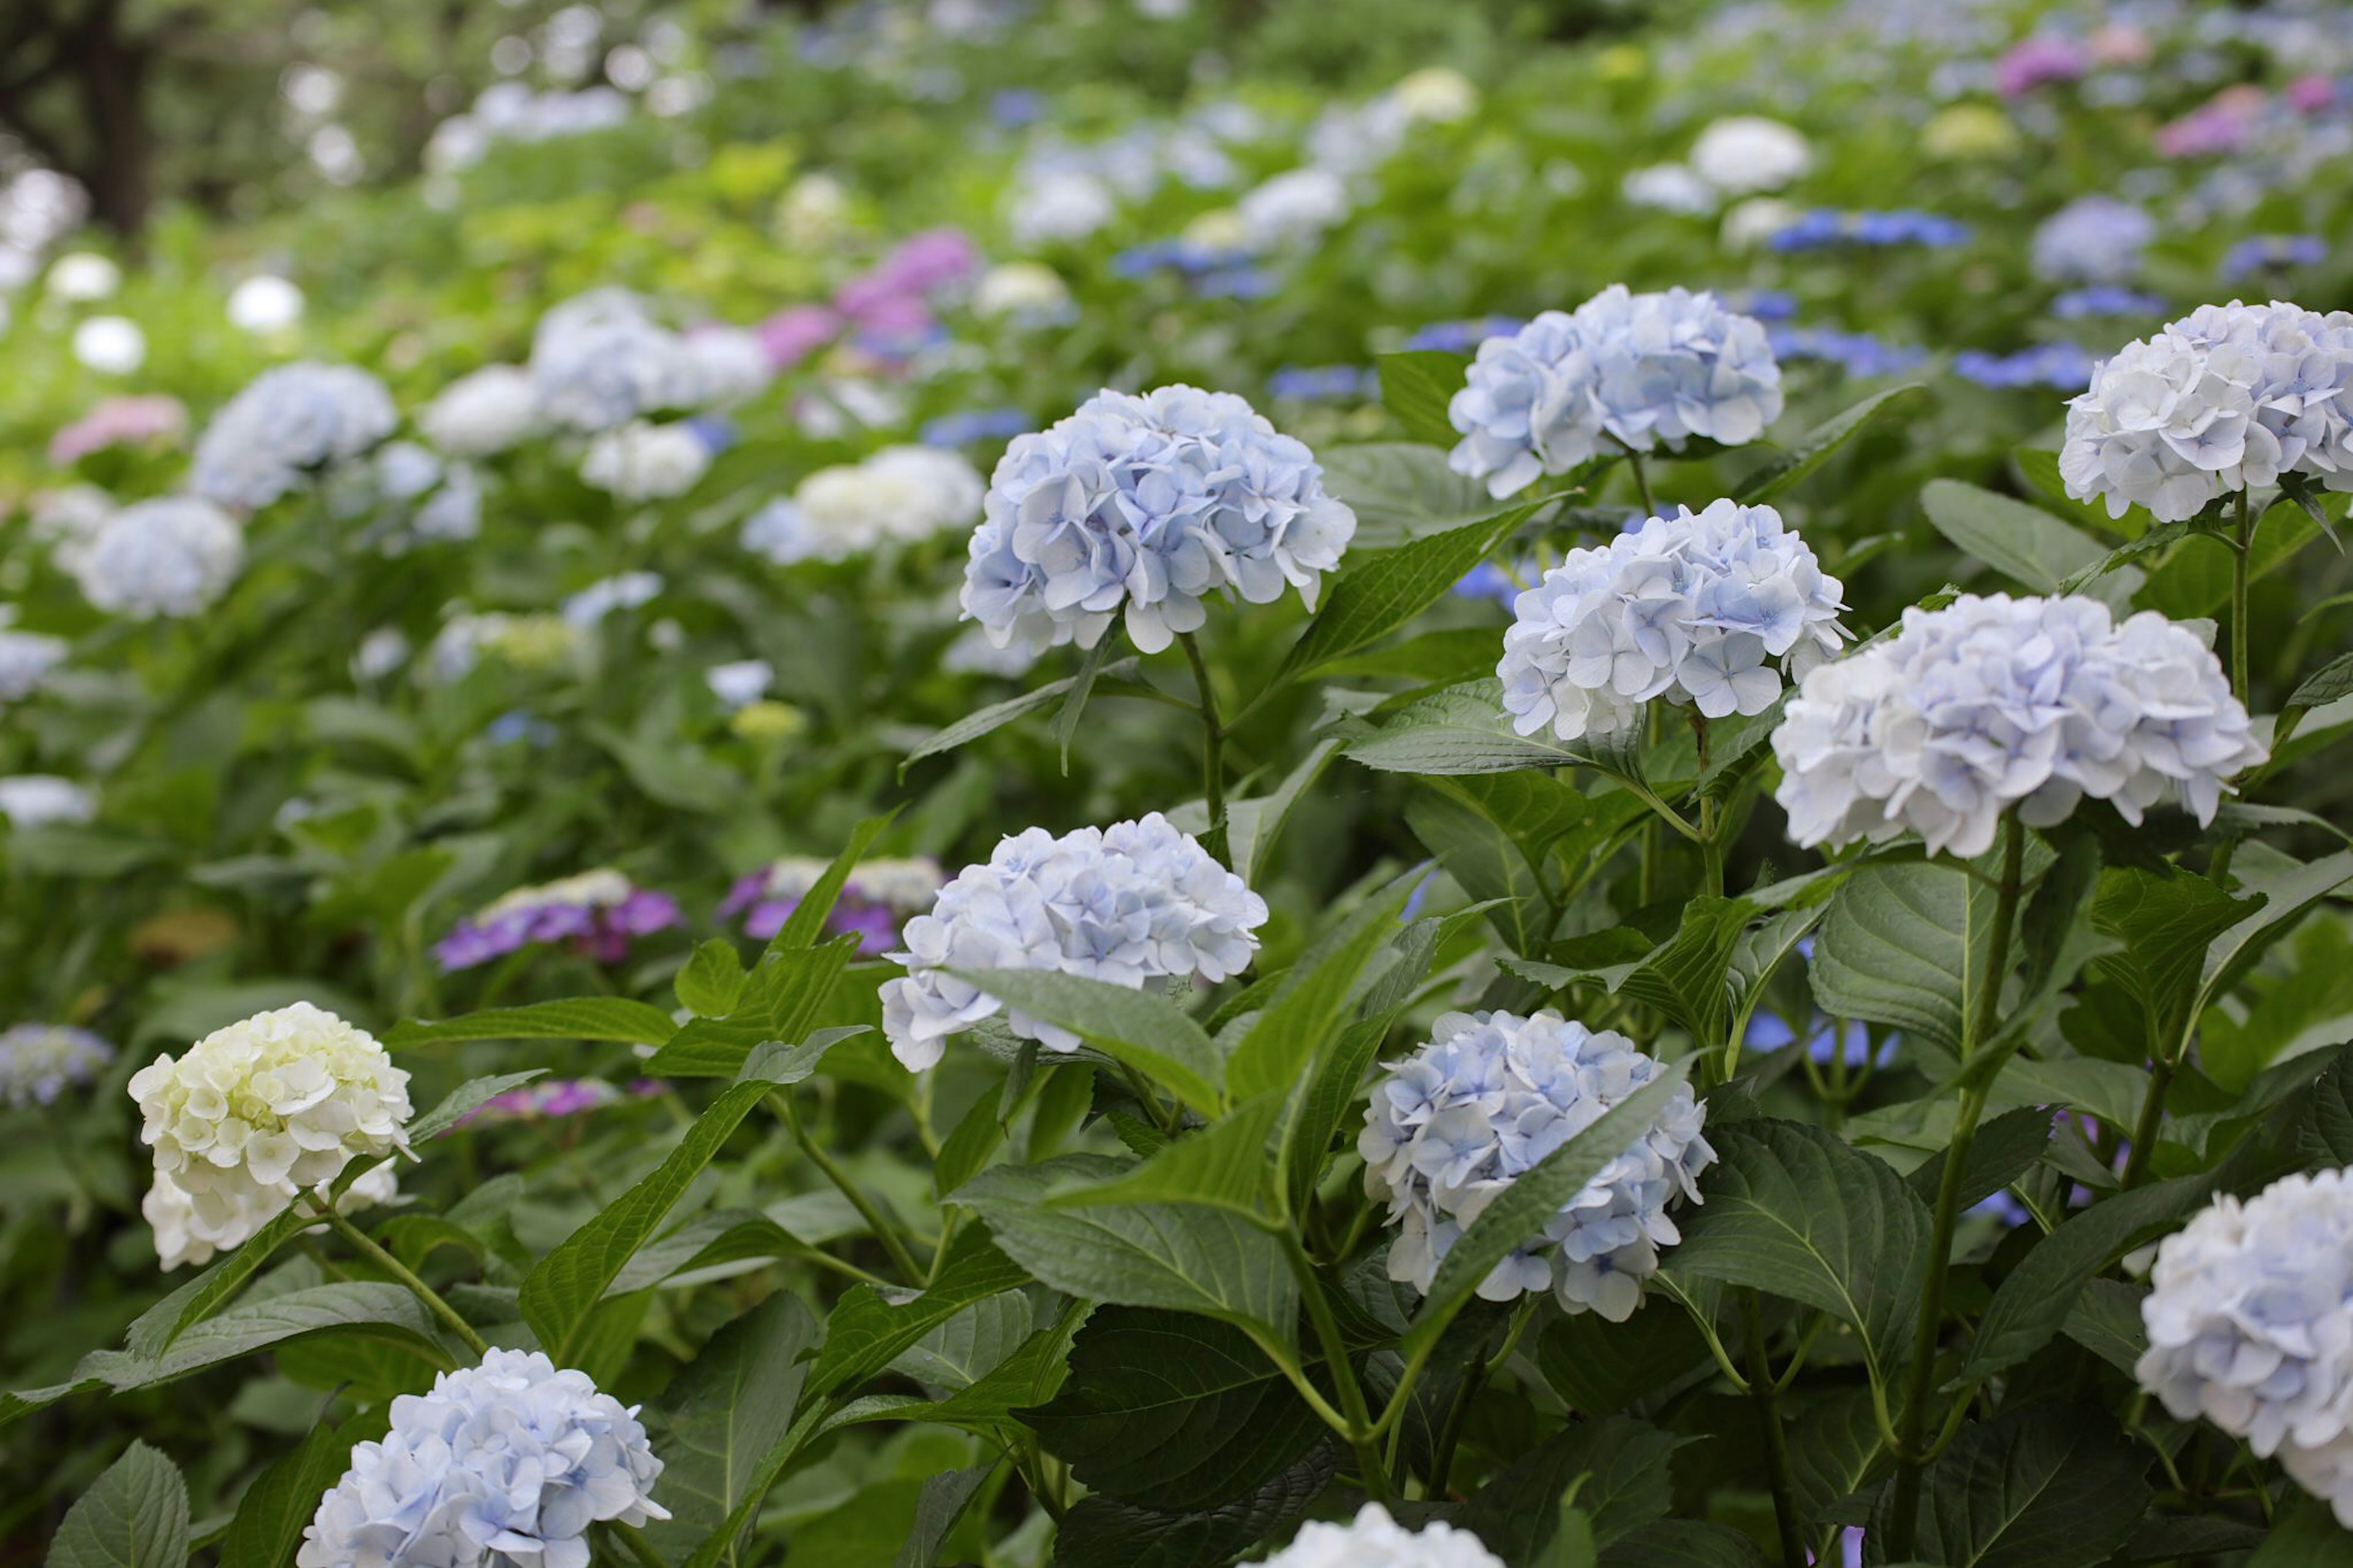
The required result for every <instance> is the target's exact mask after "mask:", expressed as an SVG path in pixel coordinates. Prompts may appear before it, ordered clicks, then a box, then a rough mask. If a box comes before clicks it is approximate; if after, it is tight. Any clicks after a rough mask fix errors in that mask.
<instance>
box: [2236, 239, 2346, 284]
mask: <svg viewBox="0 0 2353 1568" xmlns="http://www.w3.org/2000/svg"><path fill="white" fill-rule="evenodd" d="M2327 259H2328V242H2327V240H2325V239H2323V238H2321V237H2320V236H2318V235H2316V234H2259V235H2254V236H2252V237H2249V238H2246V239H2242V240H2241V241H2239V243H2238V244H2236V245H2234V246H2232V247H2231V248H2230V249H2229V250H2227V251H2224V252H2223V253H2222V281H2223V282H2225V283H2237V282H2241V281H2242V280H2243V279H2248V278H2252V277H2253V276H2254V275H2255V274H2256V273H2258V272H2272V271H2280V272H2284V271H2286V270H2287V269H2288V268H2292V267H2317V266H2319V265H2320V264H2321V263H2322V262H2324V261H2326V260H2327Z"/></svg>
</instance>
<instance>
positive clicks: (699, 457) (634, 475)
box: [580, 419, 712, 501]
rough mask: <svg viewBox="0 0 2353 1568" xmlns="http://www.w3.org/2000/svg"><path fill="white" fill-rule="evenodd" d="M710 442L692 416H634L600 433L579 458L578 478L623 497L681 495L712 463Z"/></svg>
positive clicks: (663, 498) (639, 498)
mask: <svg viewBox="0 0 2353 1568" xmlns="http://www.w3.org/2000/svg"><path fill="white" fill-rule="evenodd" d="M711 456H712V450H711V445H710V443H709V442H708V441H706V440H705V439H704V438H703V436H702V432H701V431H700V430H698V429H697V428H696V427H695V426H694V424H693V423H692V422H691V421H688V420H679V421H676V422H673V423H671V424H668V425H656V424H654V423H652V422H650V421H649V420H644V419H638V420H632V421H631V422H630V423H628V424H627V425H623V426H617V427H616V428H614V429H611V430H607V431H604V432H602V433H600V434H599V435H598V436H597V437H596V439H594V440H592V441H590V442H589V443H588V450H587V451H586V453H585V454H584V455H583V456H582V458H581V459H580V478H581V479H582V480H583V481H584V482H586V483H588V484H591V485H594V486H596V488H597V489H600V490H603V491H605V492H607V494H609V495H612V496H614V497H616V498H617V499H618V500H625V501H642V500H668V499H669V498H670V497H671V496H677V495H684V494H685V493H686V492H687V491H688V490H691V489H693V488H694V485H695V481H696V480H698V479H702V475H703V470H705V469H706V468H710V467H711Z"/></svg>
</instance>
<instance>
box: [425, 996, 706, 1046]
mask: <svg viewBox="0 0 2353 1568" xmlns="http://www.w3.org/2000/svg"><path fill="white" fill-rule="evenodd" d="M677 1032H678V1025H677V1024H676V1023H675V1022H674V1021H672V1019H671V1018H670V1015H669V1014H667V1013H665V1012H663V1011H662V1010H661V1009H660V1008H659V1007H655V1006H650V1005H648V1004H646V1003H643V1002H633V1001H631V1000H629V999H628V997H626V996H567V997H565V998H564V999H563V1000H561V1001H556V1002H533V1003H532V1004H530V1005H528V1006H522V1007H487V1008H484V1009H483V1010H482V1011H481V1012H479V1013H467V1014H464V1015H462V1016H459V1017H455V1018H444V1019H441V1020H440V1021H439V1022H438V1023H437V1022H431V1021H428V1020H427V1019H423V1018H412V1019H410V1020H408V1021H407V1022H406V1023H401V1024H396V1025H394V1026H393V1027H392V1029H391V1030H390V1032H389V1033H387V1034H386V1035H385V1037H384V1043H385V1048H386V1049H388V1050H396V1051H397V1050H406V1049H408V1048H410V1047H417V1046H432V1045H448V1044H453V1043H456V1042H459V1041H464V1040H625V1041H627V1042H628V1044H630V1045H633V1046H659V1045H660V1044H661V1043H662V1042H663V1041H664V1040H667V1039H669V1038H670V1037H671V1036H672V1035H674V1034H676V1033H677Z"/></svg>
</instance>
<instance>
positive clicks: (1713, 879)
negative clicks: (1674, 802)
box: [1684, 707, 1724, 899]
mask: <svg viewBox="0 0 2353 1568" xmlns="http://www.w3.org/2000/svg"><path fill="white" fill-rule="evenodd" d="M1684 712H1685V714H1686V715H1687V716H1688V717H1689V719H1690V720H1691V731H1692V743H1693V744H1694V746H1695V747H1696V748H1697V749H1698V752H1699V777H1700V779H1701V781H1702V788H1701V789H1700V792H1699V867H1700V880H1699V890H1700V891H1701V892H1702V893H1703V894H1704V895H1706V896H1707V897H1709V898H1711V899H1720V898H1722V897H1724V846H1723V845H1722V844H1721V843H1719V842H1718V841H1717V836H1718V835H1719V833H1721V831H1722V824H1721V823H1720V822H1718V820H1717V816H1716V805H1715V796H1714V795H1709V794H1708V793H1707V791H1706V789H1705V787H1704V781H1705V779H1706V777H1707V715H1706V714H1704V713H1703V712H1701V711H1700V710H1698V709H1697V708H1696V707H1694V708H1688V709H1685V710H1684Z"/></svg>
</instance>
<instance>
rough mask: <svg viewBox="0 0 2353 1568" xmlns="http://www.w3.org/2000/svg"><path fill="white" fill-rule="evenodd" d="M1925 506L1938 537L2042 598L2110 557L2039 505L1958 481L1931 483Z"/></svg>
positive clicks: (1923, 500) (1923, 498) (1922, 501)
mask: <svg viewBox="0 0 2353 1568" xmlns="http://www.w3.org/2000/svg"><path fill="white" fill-rule="evenodd" d="M1920 507H1921V510H1924V511H1926V513H1927V514H1928V521H1930V522H1932V523H1935V524H1936V531H1937V532H1939V533H1941V534H1943V535H1944V536H1945V537H1946V538H1947V539H1949V540H1951V541H1952V542H1954V543H1955V544H1957V545H1958V546H1960V547H1961V548H1962V549H1963V550H1966V551H1968V552H1969V553H1970V554H1971V555H1973V556H1975V557H1977V559H1978V560H1979V561H1982V562H1984V563H1986V564H1987V565H1989V566H1990V567H1992V568H1993V569H1994V570H1995V571H1997V572H1999V573H2000V574H2002V575H2003V576H2005V577H2008V578H2009V579H2010V581H2012V582H2014V583H2019V584H2024V585H2025V586H2026V587H2028V588H2031V589H2032V590H2033V591H2034V592H2035V593H2038V594H2055V593H2058V592H2060V591H2061V589H2060V584H2063V583H2064V582H2066V581H2067V580H2068V579H2069V578H2071V577H2073V575H2074V574H2077V573H2079V572H2082V571H2084V569H2085V568H2087V567H2089V566H2091V565H2093V564H2094V563H2097V562H2098V561H2100V560H2101V559H2102V558H2103V557H2105V555H2106V554H2107V553H2108V552H2107V551H2106V550H2105V549H2104V548H2103V547H2102V546H2101V544H2100V542H2099V541H2098V540H2096V539H2094V538H2092V537H2091V536H2090V535H2089V534H2087V533H2084V532H2083V531H2080V530H2078V529H2076V528H2073V527H2072V526H2070V525H2069V524H2067V523H2064V522H2062V521H2059V520H2058V519H2057V518H2055V517H2053V516H2052V515H2051V514H2050V513H2049V512H2047V511H2045V510H2042V508H2041V507H2039V506H2029V505H2027V504H2026V503H2025V502H2024V501H2021V500H2011V499H2010V497H2008V496H2003V495H1996V494H1995V493H1994V492H1993V491H1991V490H1988V489H1978V487H1977V486H1975V485H1970V484H1963V483H1962V482H1961V481H1960V480H1958V479H1931V480H1929V481H1928V486H1927V488H1926V489H1924V490H1922V491H1921V492H1920Z"/></svg>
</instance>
